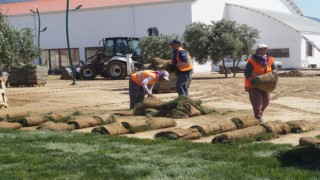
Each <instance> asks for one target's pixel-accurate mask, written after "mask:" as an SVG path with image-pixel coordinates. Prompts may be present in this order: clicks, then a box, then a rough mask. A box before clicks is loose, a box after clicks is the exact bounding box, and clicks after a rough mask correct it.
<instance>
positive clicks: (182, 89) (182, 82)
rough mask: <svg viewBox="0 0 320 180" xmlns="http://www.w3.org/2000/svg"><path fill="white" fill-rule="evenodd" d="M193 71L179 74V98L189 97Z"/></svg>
mask: <svg viewBox="0 0 320 180" xmlns="http://www.w3.org/2000/svg"><path fill="white" fill-rule="evenodd" d="M191 73H192V71H191V70H190V71H179V72H177V81H176V90H177V92H178V94H179V96H189V89H188V82H189V81H190V78H191Z"/></svg>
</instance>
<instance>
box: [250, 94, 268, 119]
mask: <svg viewBox="0 0 320 180" xmlns="http://www.w3.org/2000/svg"><path fill="white" fill-rule="evenodd" d="M246 91H247V92H248V93H249V98H250V102H251V105H252V109H253V113H254V117H255V118H257V119H258V118H260V117H261V116H262V114H263V111H264V110H265V109H266V108H267V107H268V105H269V102H270V93H268V92H265V91H262V90H260V89H258V88H246Z"/></svg>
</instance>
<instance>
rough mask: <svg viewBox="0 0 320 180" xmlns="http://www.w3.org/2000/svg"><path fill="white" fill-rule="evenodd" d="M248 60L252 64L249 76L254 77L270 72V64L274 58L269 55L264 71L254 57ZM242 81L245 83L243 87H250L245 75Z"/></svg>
mask: <svg viewBox="0 0 320 180" xmlns="http://www.w3.org/2000/svg"><path fill="white" fill-rule="evenodd" d="M249 62H250V63H251V64H252V66H253V70H252V71H251V74H250V77H252V78H255V77H257V76H259V75H262V74H266V73H269V72H272V68H271V65H272V64H273V62H274V58H273V57H269V61H268V64H266V68H267V71H266V72H265V71H264V68H263V66H262V65H261V64H260V63H258V62H257V61H255V60H254V59H252V58H250V59H249ZM244 83H245V87H249V88H250V87H252V85H251V82H250V80H249V79H248V78H246V77H245V78H244Z"/></svg>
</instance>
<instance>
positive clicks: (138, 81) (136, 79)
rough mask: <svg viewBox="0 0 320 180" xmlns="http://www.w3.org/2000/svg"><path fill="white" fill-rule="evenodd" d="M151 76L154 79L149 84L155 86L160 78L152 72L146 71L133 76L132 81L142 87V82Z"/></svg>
mask: <svg viewBox="0 0 320 180" xmlns="http://www.w3.org/2000/svg"><path fill="white" fill-rule="evenodd" d="M149 76H151V77H152V80H151V81H150V82H149V83H148V84H149V85H151V84H155V83H156V82H157V80H158V77H157V75H156V73H154V72H153V71H151V70H144V71H139V72H136V73H134V74H132V75H131V79H132V81H133V82H135V83H136V84H138V85H139V86H142V81H143V80H144V79H146V78H148V77H149Z"/></svg>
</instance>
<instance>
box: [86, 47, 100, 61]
mask: <svg viewBox="0 0 320 180" xmlns="http://www.w3.org/2000/svg"><path fill="white" fill-rule="evenodd" d="M85 51H86V59H88V58H90V57H92V56H94V55H96V52H97V51H103V49H102V47H86V48H85Z"/></svg>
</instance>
